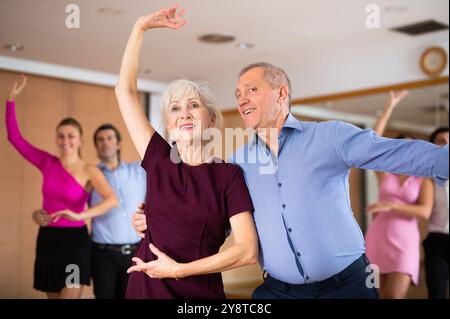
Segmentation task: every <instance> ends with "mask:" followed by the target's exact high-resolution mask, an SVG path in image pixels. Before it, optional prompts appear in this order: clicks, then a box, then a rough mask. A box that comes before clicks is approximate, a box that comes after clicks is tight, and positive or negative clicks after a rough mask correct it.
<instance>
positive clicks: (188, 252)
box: [126, 133, 253, 299]
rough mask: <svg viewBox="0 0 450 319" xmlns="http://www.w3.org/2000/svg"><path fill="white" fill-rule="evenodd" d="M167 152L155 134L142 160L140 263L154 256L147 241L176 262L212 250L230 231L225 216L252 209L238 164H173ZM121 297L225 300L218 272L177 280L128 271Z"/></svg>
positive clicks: (216, 250)
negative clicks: (143, 217) (143, 194)
mask: <svg viewBox="0 0 450 319" xmlns="http://www.w3.org/2000/svg"><path fill="white" fill-rule="evenodd" d="M171 150H172V148H171V147H170V145H169V144H168V143H167V142H166V141H165V140H164V139H163V138H162V137H161V136H160V135H159V134H158V133H154V134H153V136H152V138H151V140H150V142H149V145H148V147H147V150H146V152H145V156H144V159H143V161H142V164H141V165H142V167H143V168H144V169H145V171H146V172H147V196H146V200H145V204H146V207H145V215H146V219H147V231H146V233H145V238H144V239H142V241H141V243H140V245H139V247H138V249H137V250H136V256H137V257H139V258H141V259H142V260H143V261H145V262H148V261H151V260H154V259H156V256H155V255H153V253H152V252H151V251H150V249H149V243H153V244H154V245H155V246H156V247H157V248H159V249H160V250H161V251H162V252H164V253H165V254H167V255H168V256H170V257H171V258H173V259H174V260H176V261H177V262H181V263H188V262H191V261H194V260H197V259H201V258H204V257H208V256H211V255H213V254H216V253H217V252H218V251H219V248H220V246H221V245H222V244H223V243H224V241H225V238H226V233H227V231H228V230H229V229H230V223H229V219H230V218H231V217H232V216H234V215H236V214H239V213H242V212H245V211H250V212H253V205H252V201H251V198H250V195H249V192H248V189H247V186H246V184H245V180H244V177H243V173H242V171H241V169H240V167H239V166H236V165H233V164H227V163H223V162H220V163H215V162H212V163H205V164H201V165H199V166H189V165H187V164H185V163H183V162H181V161H180V162H179V163H174V162H173V161H172V159H171V157H170V153H171ZM174 151H175V153H177V152H176V150H175V149H174ZM172 153H174V152H173V151H172ZM172 157H174V156H172ZM175 157H176V156H175ZM126 298H164V299H167V298H180V299H187V298H196V299H197V298H225V294H224V291H223V283H222V276H221V274H220V273H215V274H208V275H198V276H190V277H186V278H182V279H180V280H178V281H177V280H175V279H154V278H150V277H149V276H147V275H146V274H145V273H144V272H133V273H131V274H130V276H129V281H128V287H127V293H126Z"/></svg>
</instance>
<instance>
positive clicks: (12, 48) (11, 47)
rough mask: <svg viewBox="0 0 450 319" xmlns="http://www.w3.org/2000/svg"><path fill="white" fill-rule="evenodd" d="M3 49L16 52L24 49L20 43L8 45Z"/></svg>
mask: <svg viewBox="0 0 450 319" xmlns="http://www.w3.org/2000/svg"><path fill="white" fill-rule="evenodd" d="M3 47H4V48H5V49H7V50H9V51H12V52H16V51H21V50H23V49H24V46H23V45H22V44H20V43H10V44H6V45H4V46H3Z"/></svg>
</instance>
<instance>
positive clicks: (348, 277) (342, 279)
mask: <svg viewBox="0 0 450 319" xmlns="http://www.w3.org/2000/svg"><path fill="white" fill-rule="evenodd" d="M369 264H370V263H369V261H368V259H367V257H366V256H365V255H362V256H361V257H360V258H358V259H357V260H356V261H354V262H353V263H352V264H351V265H350V266H348V267H347V268H345V269H344V270H343V271H341V272H340V273H338V274H337V275H334V276H332V277H330V278H328V279H325V280H323V281H319V282H314V283H310V284H300V285H293V284H288V283H285V282H282V281H279V280H277V279H275V278H272V277H271V276H270V275H267V277H266V278H265V279H264V283H263V284H262V285H261V286H259V287H257V288H256V289H255V291H254V292H253V296H252V298H254V299H339V298H348V299H350V298H355V299H377V298H378V291H377V289H376V288H372V287H370V288H368V287H367V285H366V279H367V277H368V276H369V275H371V276H373V271H370V273H369V272H366V267H367V265H369ZM367 281H368V282H369V283H373V280H370V278H369V280H367Z"/></svg>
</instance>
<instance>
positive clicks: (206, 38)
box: [198, 33, 235, 44]
mask: <svg viewBox="0 0 450 319" xmlns="http://www.w3.org/2000/svg"><path fill="white" fill-rule="evenodd" d="M198 39H199V41H201V42H205V43H213V44H219V43H228V42H232V41H234V40H235V38H234V36H232V35H231V34H226V33H209V34H204V35H201V36H199V37H198Z"/></svg>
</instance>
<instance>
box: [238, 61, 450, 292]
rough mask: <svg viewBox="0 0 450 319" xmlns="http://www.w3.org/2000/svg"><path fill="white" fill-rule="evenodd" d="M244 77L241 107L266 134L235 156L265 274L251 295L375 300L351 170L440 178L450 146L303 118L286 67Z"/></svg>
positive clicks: (250, 124)
mask: <svg viewBox="0 0 450 319" xmlns="http://www.w3.org/2000/svg"><path fill="white" fill-rule="evenodd" d="M239 75H240V78H239V83H238V85H237V89H236V98H237V100H238V110H239V113H240V114H241V116H242V118H243V120H244V123H245V126H246V127H247V128H251V129H255V130H257V132H258V134H255V135H253V137H252V138H251V140H250V142H249V143H248V144H247V145H245V146H244V147H242V148H241V149H239V150H237V152H236V153H235V154H234V155H233V156H232V159H231V161H232V162H234V163H236V164H238V165H240V166H241V167H242V169H243V171H244V175H245V178H246V182H247V185H248V188H249V190H250V195H251V197H252V200H253V205H254V208H255V212H254V219H255V223H256V227H257V231H258V236H259V240H260V264H261V266H262V268H263V270H264V271H265V273H267V276H266V278H265V280H264V284H263V285H261V286H259V287H258V288H257V289H256V290H255V292H254V294H253V297H254V298H377V297H378V293H377V291H376V288H375V287H374V284H375V283H376V281H374V280H373V274H372V272H371V270H370V267H367V266H368V264H369V262H368V260H367V257H365V254H364V252H365V244H364V237H363V234H362V232H361V229H360V228H359V226H358V224H357V222H356V220H355V219H354V216H353V213H352V210H351V207H350V197H349V183H348V176H349V172H350V168H352V167H355V168H364V169H373V170H378V171H385V172H393V173H399V174H405V175H416V176H430V177H433V178H434V179H435V181H436V182H437V183H440V184H442V183H443V182H445V181H446V180H448V169H449V168H448V165H449V160H448V156H449V155H448V145H447V146H445V147H443V148H441V147H437V146H435V145H433V144H431V143H427V142H424V141H417V140H416V141H409V140H398V139H388V138H383V137H379V136H377V135H376V134H375V133H374V132H373V131H372V130H361V129H359V128H357V127H356V126H353V125H350V124H346V123H343V122H337V121H330V122H322V123H315V122H301V121H298V120H297V119H295V118H294V116H293V115H292V114H290V113H289V109H290V102H291V101H290V100H291V96H290V94H291V85H290V81H289V78H288V77H287V75H286V73H285V72H284V71H283V70H281V69H279V68H277V67H275V66H273V65H270V64H267V63H257V64H253V65H249V66H247V67H246V68H244V69H243V70H242V71H241V72H240V74H239ZM261 129H264V130H265V131H264V130H263V131H261ZM269 129H273V130H275V132H276V133H277V134H276V135H275V138H273V137H272V138H270V137H271V136H273V135H271V134H269V133H270V132H269V131H270V130H269Z"/></svg>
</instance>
